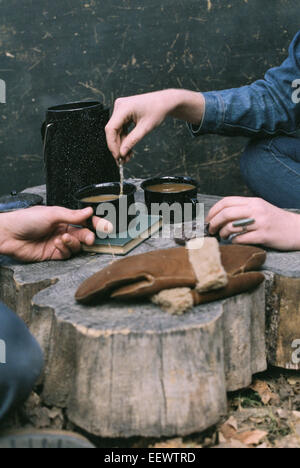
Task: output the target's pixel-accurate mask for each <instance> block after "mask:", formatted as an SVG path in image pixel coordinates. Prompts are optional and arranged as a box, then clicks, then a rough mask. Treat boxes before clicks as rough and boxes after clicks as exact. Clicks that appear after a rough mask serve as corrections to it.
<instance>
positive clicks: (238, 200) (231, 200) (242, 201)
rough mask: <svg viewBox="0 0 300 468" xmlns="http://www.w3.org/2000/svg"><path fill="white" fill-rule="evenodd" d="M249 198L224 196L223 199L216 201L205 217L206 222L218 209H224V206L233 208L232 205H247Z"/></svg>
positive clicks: (218, 211)
mask: <svg viewBox="0 0 300 468" xmlns="http://www.w3.org/2000/svg"><path fill="white" fill-rule="evenodd" d="M248 203H249V198H247V197H226V198H223V200H221V201H219V202H218V203H216V204H215V205H214V206H213V207H212V209H211V210H210V212H209V213H208V216H207V218H206V222H208V223H210V221H211V220H212V219H213V218H214V217H215V216H216V215H217V214H218V213H220V211H222V210H224V209H225V208H233V207H241V206H248Z"/></svg>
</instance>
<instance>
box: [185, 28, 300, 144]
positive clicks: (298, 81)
mask: <svg viewBox="0 0 300 468" xmlns="http://www.w3.org/2000/svg"><path fill="white" fill-rule="evenodd" d="M204 97H205V114H204V117H203V121H202V123H201V125H200V126H195V125H189V127H190V130H191V132H192V134H193V135H194V136H198V135H203V134H207V133H215V134H219V135H227V136H246V137H252V136H255V135H277V134H282V133H283V134H288V135H297V134H298V135H299V131H298V129H299V127H300V31H299V32H298V33H297V35H296V37H295V38H294V40H293V42H292V43H291V45H290V48H289V56H288V58H287V59H286V60H285V61H284V62H283V64H282V65H281V66H280V67H277V68H272V69H270V70H269V71H268V72H267V73H266V75H265V78H264V79H262V80H258V81H256V82H255V83H253V84H251V85H250V86H244V87H242V88H236V89H228V90H225V91H214V92H208V93H204Z"/></svg>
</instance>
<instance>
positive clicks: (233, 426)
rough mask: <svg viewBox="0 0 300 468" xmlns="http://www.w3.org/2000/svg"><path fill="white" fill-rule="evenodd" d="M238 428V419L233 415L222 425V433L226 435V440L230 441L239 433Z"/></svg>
mask: <svg viewBox="0 0 300 468" xmlns="http://www.w3.org/2000/svg"><path fill="white" fill-rule="evenodd" d="M237 429H238V424H237V420H236V419H235V418H234V417H231V418H229V419H228V421H226V422H225V423H224V424H223V425H222V426H221V427H220V433H221V434H222V436H223V437H224V439H225V441H228V440H231V439H233V438H234V436H235V434H236V433H237ZM223 442H224V440H223Z"/></svg>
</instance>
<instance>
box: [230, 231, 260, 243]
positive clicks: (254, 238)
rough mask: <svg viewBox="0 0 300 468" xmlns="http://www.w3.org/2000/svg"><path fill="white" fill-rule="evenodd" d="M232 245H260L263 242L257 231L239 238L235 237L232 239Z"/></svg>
mask: <svg viewBox="0 0 300 468" xmlns="http://www.w3.org/2000/svg"><path fill="white" fill-rule="evenodd" d="M232 243H233V244H260V245H262V244H263V243H264V242H263V241H262V235H261V233H259V232H258V231H250V232H247V233H245V234H242V235H240V236H237V237H235V238H234V239H232Z"/></svg>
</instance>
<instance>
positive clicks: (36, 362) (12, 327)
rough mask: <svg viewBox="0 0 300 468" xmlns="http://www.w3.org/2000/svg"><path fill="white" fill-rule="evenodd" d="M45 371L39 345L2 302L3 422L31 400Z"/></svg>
mask: <svg viewBox="0 0 300 468" xmlns="http://www.w3.org/2000/svg"><path fill="white" fill-rule="evenodd" d="M42 367H43V356H42V351H41V349H40V347H39V345H38V343H37V342H36V340H35V339H34V338H33V336H31V334H30V333H29V331H28V329H27V328H26V326H25V324H24V323H23V322H22V321H21V320H20V319H19V318H18V317H17V316H16V315H15V314H14V313H13V312H12V311H11V310H10V309H9V308H8V307H6V306H5V305H4V304H2V303H1V302H0V420H1V419H2V418H3V417H4V416H5V415H6V414H7V413H8V412H9V411H10V410H11V409H12V408H14V407H15V406H16V405H17V404H19V403H21V402H22V401H24V400H25V399H26V398H27V397H28V396H29V394H30V392H31V390H32V388H33V386H34V384H35V382H36V381H37V379H38V377H39V376H40V374H41V371H42Z"/></svg>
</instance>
